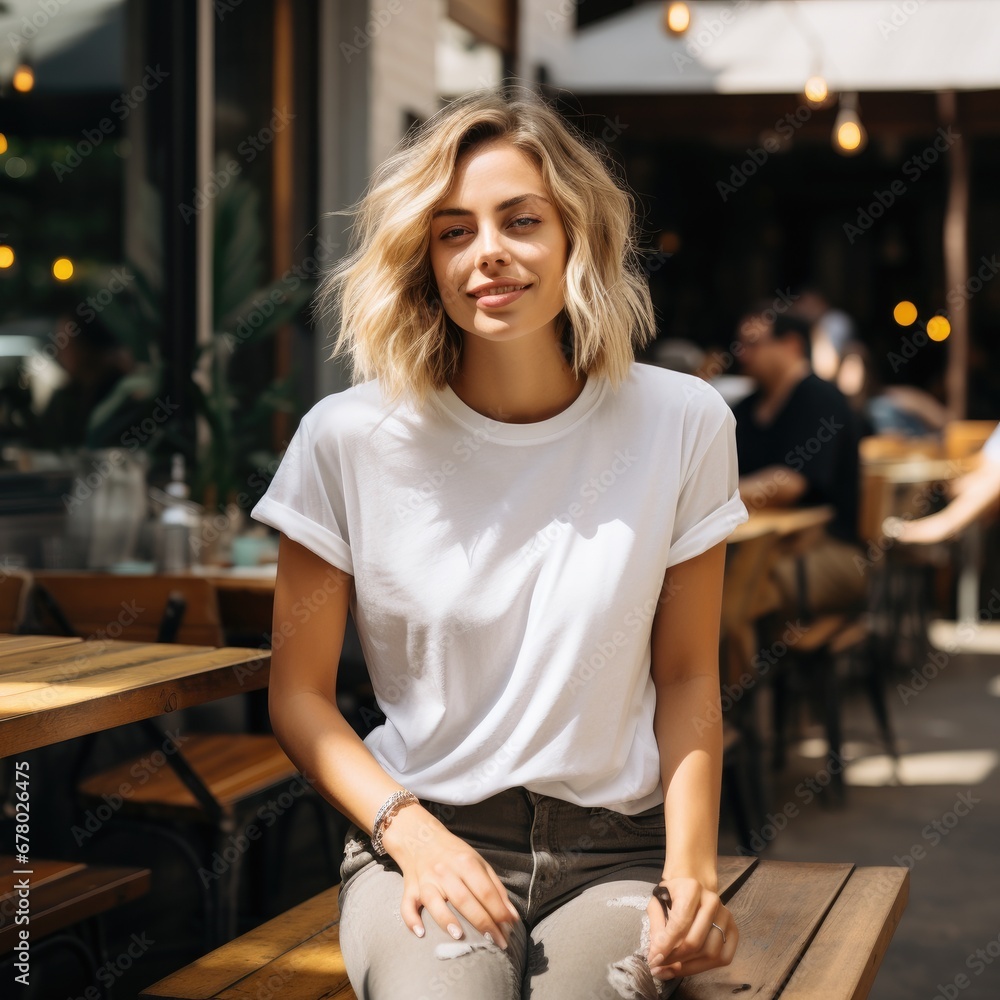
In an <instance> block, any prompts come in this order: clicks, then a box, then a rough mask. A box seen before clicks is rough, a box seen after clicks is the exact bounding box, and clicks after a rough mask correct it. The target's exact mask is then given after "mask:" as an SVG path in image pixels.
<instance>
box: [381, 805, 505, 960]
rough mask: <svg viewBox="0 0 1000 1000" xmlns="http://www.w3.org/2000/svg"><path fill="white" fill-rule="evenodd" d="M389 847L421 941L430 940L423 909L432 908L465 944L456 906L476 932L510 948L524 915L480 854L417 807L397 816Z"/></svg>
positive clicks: (404, 910) (404, 909)
mask: <svg viewBox="0 0 1000 1000" xmlns="http://www.w3.org/2000/svg"><path fill="white" fill-rule="evenodd" d="M383 843H384V845H385V848H386V850H388V852H389V854H390V855H391V856H392V858H393V860H394V861H395V862H396V864H398V865H399V867H400V870H401V871H402V873H403V902H402V905H401V907H400V912H401V914H402V916H403V921H404V923H405V924H406V926H407V927H409V928H410V930H412V931H413V933H414V934H416V935H417V937H423V936H424V925H423V921H422V919H421V910H427V912H428V913H429V914H430V915H431V916H432V917H433V918H434V920H435V921H436V922H437V924H438V925H439V926H440V927H442V928H443V929H444V930H445V931H447V933H448V934H450V935H451V936H452V937H453V938H454V939H455V940H456V941H458V940H461V938H462V937H463V935H464V931H463V930H462V926H461V924H460V923H459V922H458V921H457V920H456V919H455V914H454V913H453V912H452V909H451V907H454V909H455V910H456V911H457V912H458V913H459V914H461V915H462V916H463V917H465V919H466V920H468V922H469V923H470V924H472V926H473V927H475V928H476V930H478V931H479V932H480V933H482V934H483V935H484V936H488V937H489V938H491V939H492V940H493V941H494V942H495V943H496V944H497V945H499V946H500V947H501V948H506V947H507V941H508V940H509V938H510V929H511V927H512V926H513V924H514V923H516V922H517V921H518V920H519V919H520V917H519V915H518V912H517V910H516V909H514V905H513V904H512V903H511V902H510V899H509V898H508V896H507V890H506V889H505V888H504V886H503V883H502V882H501V881H500V879H499V878H498V877H497V874H496V872H495V871H494V870H493V869H492V868H491V867H490V866H489V865H488V864H487V862H486V860H485V859H484V858H483V857H482V855H481V854H479V852H478V851H475V850H473V848H471V847H470V846H469V845H468V844H467V843H466V842H465V841H464V840H462V839H461V838H460V837H456V836H455V835H454V834H453V833H451V832H450V831H449V830H448V828H447V827H446V826H445V825H444V824H443V823H442V822H441V821H440V820H438V819H437V818H436V817H434V816H432V815H431V813H429V812H428V811H427V810H426V809H425V808H424V807H423V806H421V805H418V804H416V803H414V804H411V805H408V806H406V807H405V808H403V809H401V810H400V811H399V812H398V813H397V814H396V815H395V816H394V817H393V819H392V823H391V824H390V825H389V826H388V827H387V829H386V831H385V835H384V837H383ZM449 903H450V904H451V907H449V905H448V904H449Z"/></svg>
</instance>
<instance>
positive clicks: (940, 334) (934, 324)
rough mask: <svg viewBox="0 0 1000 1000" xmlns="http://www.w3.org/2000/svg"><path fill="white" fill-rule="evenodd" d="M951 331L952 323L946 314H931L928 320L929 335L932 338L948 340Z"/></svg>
mask: <svg viewBox="0 0 1000 1000" xmlns="http://www.w3.org/2000/svg"><path fill="white" fill-rule="evenodd" d="M949 333H951V323H949V322H948V318H947V317H946V316H931V318H930V319H929V320H928V321H927V336H928V337H930V338H931V340H947V339H948V334H949Z"/></svg>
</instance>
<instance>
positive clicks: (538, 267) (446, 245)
mask: <svg viewBox="0 0 1000 1000" xmlns="http://www.w3.org/2000/svg"><path fill="white" fill-rule="evenodd" d="M568 250H569V239H568V237H567V236H566V230H565V228H564V227H563V223H562V219H561V218H560V216H559V212H558V210H557V209H556V206H555V205H554V204H553V203H552V202H551V201H550V200H549V197H548V193H547V192H546V190H545V185H544V184H543V183H542V175H541V171H539V169H538V167H537V166H535V164H534V163H533V162H532V160H531V159H530V158H529V157H528V156H526V155H525V154H524V153H522V152H520V151H519V150H517V149H515V148H514V147H513V146H511V145H509V144H508V143H502V142H498V143H494V144H492V145H489V146H484V147H481V148H479V149H477V150H474V151H472V152H471V153H468V154H466V155H465V156H464V157H462V159H460V160H459V162H458V168H457V170H456V172H455V180H454V183H453V184H452V186H451V190H449V192H448V194H447V195H446V196H445V197H444V199H443V200H442V201H441V204H440V205H439V206H438V208H437V209H436V210H435V211H434V214H433V218H432V220H431V233H430V260H431V268H432V270H433V271H434V279H435V281H436V282H437V287H438V291H439V293H440V295H441V302H442V304H443V306H444V309H445V312H446V313H447V314H448V316H449V317H450V319H451V320H452V321H453V322H454V323H455V324H456V325H457V326H458V327H459V329H461V330H464V331H465V333H466V334H470V335H472V336H476V337H482V338H483V339H484V340H491V341H503V340H514V339H517V338H519V337H524V336H528V335H532V334H542V333H548V334H549V335H551V336H553V337H554V336H555V320H556V318H557V317H558V316H559V314H560V312H562V309H563V307H564V305H565V297H564V295H563V275H564V272H565V270H566V257H567V254H568Z"/></svg>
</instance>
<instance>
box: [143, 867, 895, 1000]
mask: <svg viewBox="0 0 1000 1000" xmlns="http://www.w3.org/2000/svg"><path fill="white" fill-rule="evenodd" d="M719 882H720V886H721V889H722V891H721V895H722V897H723V899H725V900H726V901H727V904H728V906H729V908H730V909H731V910H732V912H733V915H734V917H735V919H736V921H737V923H738V924H739V927H740V933H741V938H740V946H739V950H738V951H737V953H736V958H735V960H734V961H733V964H732V965H730V966H729V967H727V968H725V969H716V970H713V971H712V972H707V973H703V974H702V975H700V976H696V977H693V978H691V979H687V980H685V981H684V983H683V984H682V985H681V988H680V989H679V990H678V991H677V993H675V994H674V996H675V998H676V1000H709V998H716V1000H718V998H721V997H724V996H729V995H730V994H732V993H734V992H737V995H739V993H740V992H742V995H744V996H748V997H753V998H754V1000H768V998H774V997H779V998H781V1000H818V998H820V997H822V998H823V1000H862V998H864V997H867V996H868V992H869V990H870V989H871V986H872V983H873V982H874V980H875V974H876V973H877V972H878V968H879V965H880V964H881V962H882V957H883V955H884V954H885V952H886V949H887V948H888V945H889V941H890V939H891V938H892V935H893V933H894V932H895V930H896V927H897V925H898V924H899V920H900V917H901V915H902V912H903V909H904V907H905V906H906V900H907V896H908V892H909V872H908V871H907V869H905V868H856V867H855V866H854V865H852V864H849V863H847V864H800V863H790V862H781V861H759V860H758V859H757V858H752V857H747V858H720V859H719ZM337 891H338V887H336V886H334V887H333V888H331V889H327V890H325V891H324V892H321V893H320V894H319V895H317V896H314V897H313V898H312V899H309V900H307V901H306V902H304V903H301V904H300V905H299V906H296V907H294V908H293V909H291V910H289V911H288V912H287V913H285V914H283V915H282V916H280V917H276V918H275V919H274V920H270V921H268V922H267V923H265V924H262V925H261V926H260V927H257V928H256V929H254V930H252V931H249V932H248V933H246V934H244V935H243V936H242V937H239V938H237V939H236V940H234V941H231V942H229V944H226V945H223V946H222V947H221V948H218V949H217V950H216V951H213V952H211V953H209V954H208V955H205V956H204V957H202V958H200V959H198V960H197V961H196V962H194V963H192V964H191V965H189V966H187V967H186V968H184V969H181V970H180V971H179V972H175V973H174V974H173V975H171V976H168V977H167V978H165V979H161V980H160V981H159V982H158V983H155V984H154V985H152V986H150V987H148V988H147V989H146V990H144V991H143V992H142V994H141V996H142V997H146V998H150V1000H154V998H155V1000H234V998H236V997H252V996H258V995H261V996H263V995H268V996H271V995H275V994H276V993H278V992H280V995H281V997H282V1000H353V998H355V994H354V991H353V990H352V989H351V986H350V983H349V982H348V980H347V972H346V971H345V969H344V960H343V957H342V956H341V953H340V946H339V928H338V923H339V913H338V909H337ZM744 983H748V984H750V988H749V989H748V990H742V989H741V988H742V987H743V984H744Z"/></svg>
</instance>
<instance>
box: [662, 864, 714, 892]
mask: <svg viewBox="0 0 1000 1000" xmlns="http://www.w3.org/2000/svg"><path fill="white" fill-rule="evenodd" d="M681 878H693V879H694V880H695V881H696V882H697V883H698V884H699V885H700V886H701V887H702V888H703V889H708V890H709V892H718V891H719V874H718V871H717V870H716V867H715V865H714V864H711V865H683V866H674V865H669V864H668V865H667V866H666V867H665V868H664V869H663V875H662V876H661V877H660V881H661V882H670V881H672V880H673V879H681Z"/></svg>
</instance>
